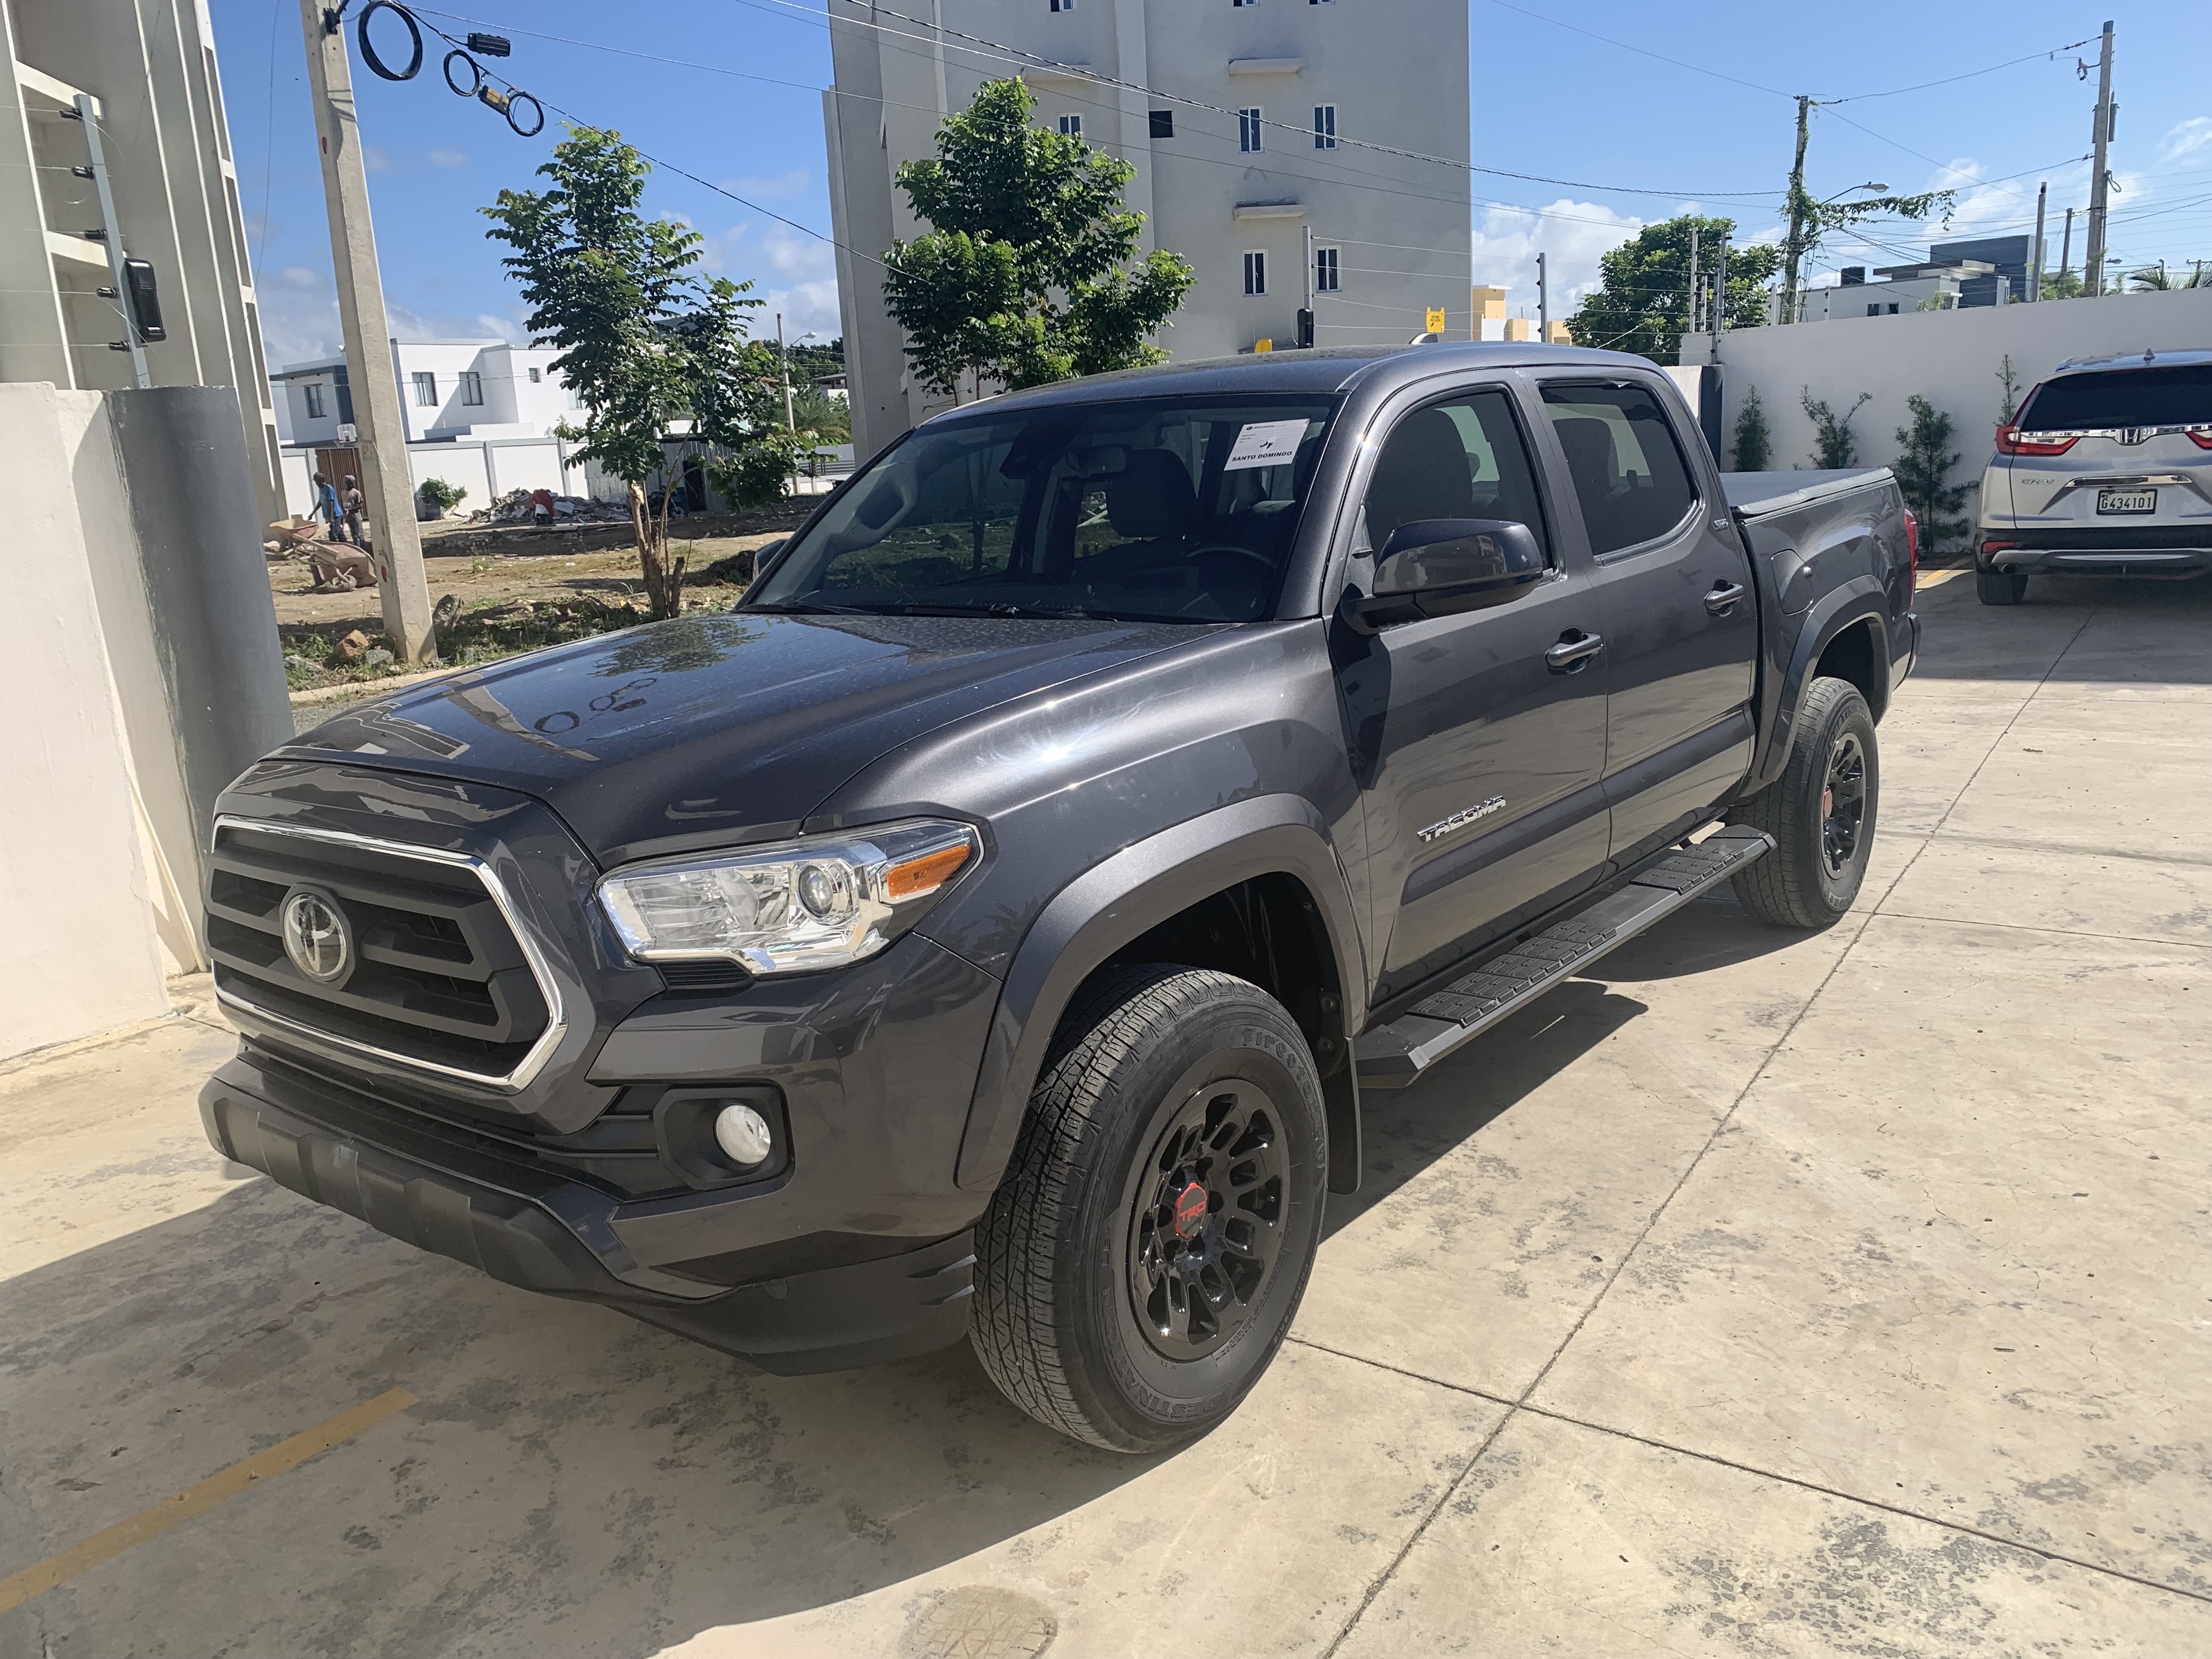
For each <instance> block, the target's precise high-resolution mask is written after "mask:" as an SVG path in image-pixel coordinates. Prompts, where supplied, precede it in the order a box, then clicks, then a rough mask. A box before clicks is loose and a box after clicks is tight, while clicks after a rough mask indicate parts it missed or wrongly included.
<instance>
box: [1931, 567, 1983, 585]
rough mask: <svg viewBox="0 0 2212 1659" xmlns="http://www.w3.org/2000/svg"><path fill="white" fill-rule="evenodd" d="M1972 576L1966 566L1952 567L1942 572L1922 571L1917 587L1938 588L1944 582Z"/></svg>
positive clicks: (1969, 568) (1970, 569)
mask: <svg viewBox="0 0 2212 1659" xmlns="http://www.w3.org/2000/svg"><path fill="white" fill-rule="evenodd" d="M1971 574H1972V568H1971V567H1969V566H1966V565H1952V566H1951V567H1949V568H1948V569H1943V570H1923V571H1922V572H1921V573H1920V584H1919V585H1920V586H1922V587H1940V586H1942V585H1943V584H1944V583H1945V582H1948V581H1953V580H1956V579H1958V578H1959V577H1960V576H1966V575H1971Z"/></svg>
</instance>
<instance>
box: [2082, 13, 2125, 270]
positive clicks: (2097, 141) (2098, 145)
mask: <svg viewBox="0 0 2212 1659" xmlns="http://www.w3.org/2000/svg"><path fill="white" fill-rule="evenodd" d="M2118 113H2119V110H2118V106H2116V105H2114V103H2113V102H2112V23H2111V22H2110V21H2106V24H2105V33H2104V39H2103V42H2102V44H2101V45H2100V46H2099V48H2098V51H2097V113H2096V116H2095V118H2094V120H2093V122H2092V124H2091V126H2090V129H2089V136H2090V137H2091V139H2092V140H2093V144H2094V154H2093V155H2092V157H2091V160H2090V167H2091V171H2090V173H2089V252H2088V256H2087V260H2086V262H2085V264H2084V266H2083V269H2082V275H2083V276H2086V277H2087V278H2088V289H2089V292H2090V293H2092V294H2102V293H2103V292H2104V291H2105V195H2106V186H2107V184H2108V182H2109V181H2108V179H2107V176H2106V171H2105V149H2106V145H2108V144H2110V143H2112V118H2113V117H2114V116H2115V115H2117V114H2118Z"/></svg>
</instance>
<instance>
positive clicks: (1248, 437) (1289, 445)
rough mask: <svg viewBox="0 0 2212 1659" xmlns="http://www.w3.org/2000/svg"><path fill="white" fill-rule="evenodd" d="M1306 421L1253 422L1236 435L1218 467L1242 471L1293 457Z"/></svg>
mask: <svg viewBox="0 0 2212 1659" xmlns="http://www.w3.org/2000/svg"><path fill="white" fill-rule="evenodd" d="M1307 424H1308V422H1305V421H1304V420H1296V421H1255V422H1252V423H1251V424H1250V425H1249V426H1247V427H1246V428H1244V429H1243V431H1242V432H1240V433H1238V434H1237V442H1236V444H1235V445H1234V446H1233V447H1231V449H1230V451H1229V459H1227V460H1225V461H1224V462H1223V463H1222V464H1221V470H1222V471H1224V472H1243V471H1247V470H1249V468H1252V467H1255V466H1280V465H1282V464H1283V463H1284V462H1285V461H1288V460H1291V459H1294V458H1295V457H1296V456H1297V453H1298V445H1299V443H1300V441H1302V440H1304V437H1305V435H1306V427H1307Z"/></svg>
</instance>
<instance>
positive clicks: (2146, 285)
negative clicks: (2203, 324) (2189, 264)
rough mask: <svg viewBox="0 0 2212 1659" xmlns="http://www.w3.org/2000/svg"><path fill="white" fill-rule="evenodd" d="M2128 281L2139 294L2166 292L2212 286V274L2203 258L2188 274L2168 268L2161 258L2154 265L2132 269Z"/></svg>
mask: <svg viewBox="0 0 2212 1659" xmlns="http://www.w3.org/2000/svg"><path fill="white" fill-rule="evenodd" d="M2128 281H2129V282H2130V283H2131V284H2132V285H2133V286H2134V288H2135V291H2136V293H2138V294H2164V293H2166V292H2168V291H2170V290H2172V289H2179V288H2212V275H2208V274H2207V272H2206V271H2205V269H2204V262H2203V260H2202V259H2199V260H2197V261H2196V262H2195V264H2194V268H2193V269H2192V270H2191V271H2190V273H2189V275H2188V276H2183V275H2182V274H2181V273H2180V272H2179V271H2178V270H2177V271H2169V270H2166V261H2165V260H2163V259H2160V261H2159V262H2158V263H2157V264H2154V265H2145V266H2144V267H2143V268H2142V270H2131V271H2130V272H2129V273H2128Z"/></svg>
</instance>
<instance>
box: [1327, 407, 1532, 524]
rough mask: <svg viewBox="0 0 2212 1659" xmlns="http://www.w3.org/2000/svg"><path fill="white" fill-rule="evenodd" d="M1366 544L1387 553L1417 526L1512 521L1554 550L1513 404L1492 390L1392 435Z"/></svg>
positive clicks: (1373, 486)
mask: <svg viewBox="0 0 2212 1659" xmlns="http://www.w3.org/2000/svg"><path fill="white" fill-rule="evenodd" d="M1363 506H1364V509H1365V511H1364V514H1363V520H1364V534H1365V536H1366V540H1365V542H1364V544H1360V545H1359V546H1358V548H1357V549H1356V550H1358V551H1368V550H1374V549H1378V548H1380V547H1382V546H1383V544H1385V543H1387V542H1388V541H1389V539H1390V532H1392V531H1394V530H1395V529H1396V528H1397V527H1398V526H1400V525H1401V524H1407V523H1410V522H1411V521H1413V520H1416V519H1511V520H1514V521H1515V522H1516V523H1518V524H1525V525H1527V526H1528V528H1529V529H1530V530H1532V531H1534V532H1535V535H1536V542H1537V544H1538V545H1539V546H1542V547H1547V548H1548V546H1549V544H1550V538H1548V537H1547V535H1546V534H1545V533H1544V510H1543V506H1542V502H1541V498H1540V497H1539V495H1537V492H1536V469H1535V466H1534V464H1533V463H1532V462H1531V461H1530V459H1529V458H1528V444H1527V442H1526V441H1524V440H1523V439H1522V435H1521V428H1520V424H1519V422H1516V420H1515V419H1514V418H1513V403H1512V399H1511V398H1509V397H1508V396H1507V395H1506V394H1505V393H1504V392H1500V391H1498V390H1495V389H1492V390H1489V391H1484V392H1467V393H1464V394H1463V395H1462V396H1460V397H1457V398H1450V399H1448V400H1447V401H1445V402H1443V403H1440V404H1429V405H1428V406H1427V407H1426V408H1424V409H1417V410H1414V411H1413V413H1412V414H1410V415H1408V416H1405V417H1404V418H1403V419H1402V420H1401V421H1400V422H1398V424H1397V425H1395V426H1394V427H1392V428H1390V435H1389V439H1387V440H1386V441H1384V443H1383V453H1382V454H1381V455H1379V456H1378V457H1376V462H1375V471H1374V473H1373V475H1372V476H1371V477H1370V478H1369V479H1368V483H1367V497H1366V500H1365V501H1364V503H1363Z"/></svg>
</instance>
